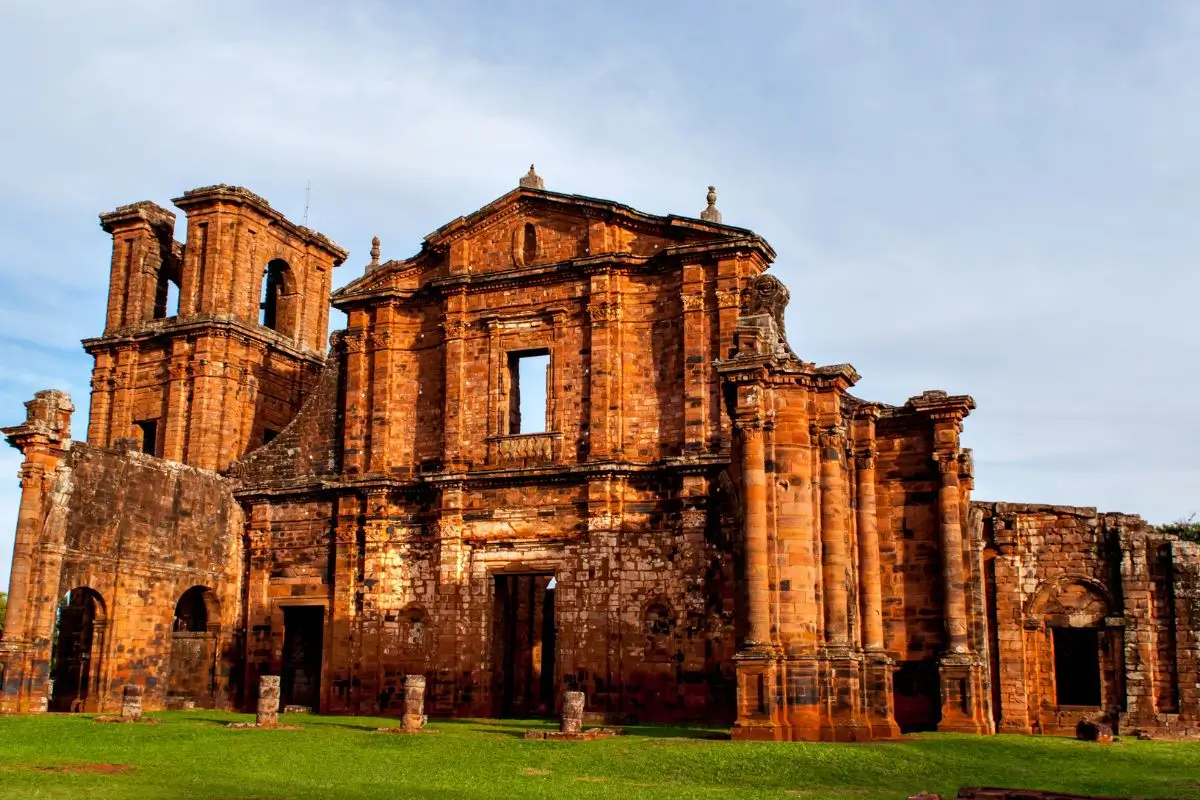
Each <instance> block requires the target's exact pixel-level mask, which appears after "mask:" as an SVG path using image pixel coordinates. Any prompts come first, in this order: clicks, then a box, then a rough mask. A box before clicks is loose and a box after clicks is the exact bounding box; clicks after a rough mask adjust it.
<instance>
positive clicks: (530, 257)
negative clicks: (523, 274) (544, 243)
mask: <svg viewBox="0 0 1200 800" xmlns="http://www.w3.org/2000/svg"><path fill="white" fill-rule="evenodd" d="M523 238H524V241H523V242H522V246H523V252H522V254H521V255H523V256H524V261H525V265H526V266H528V265H530V264H532V263H533V262H534V261H536V260H537V254H538V241H537V228H535V227H533V223H532V222H526V223H525V236H524V237H523Z"/></svg>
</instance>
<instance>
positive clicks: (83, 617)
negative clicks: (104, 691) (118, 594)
mask: <svg viewBox="0 0 1200 800" xmlns="http://www.w3.org/2000/svg"><path fill="white" fill-rule="evenodd" d="M107 620H108V618H107V615H106V613H105V609H104V600H103V598H101V597H100V595H99V594H98V593H97V592H96V591H94V590H92V589H89V588H87V587H86V586H78V587H76V588H74V589H72V590H71V591H69V592H67V593H66V595H65V596H64V597H63V599H62V601H61V602H60V603H59V606H58V622H57V624H56V625H55V628H54V645H53V648H52V650H51V653H52V656H51V659H52V660H51V662H50V681H51V686H52V688H51V690H50V704H49V709H50V710H51V711H95V710H96V704H97V702H98V701H99V697H100V691H99V690H100V671H101V667H102V664H101V654H102V653H103V652H104V631H105V627H106V624H107Z"/></svg>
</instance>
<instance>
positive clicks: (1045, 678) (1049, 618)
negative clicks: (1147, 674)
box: [1025, 576, 1121, 733]
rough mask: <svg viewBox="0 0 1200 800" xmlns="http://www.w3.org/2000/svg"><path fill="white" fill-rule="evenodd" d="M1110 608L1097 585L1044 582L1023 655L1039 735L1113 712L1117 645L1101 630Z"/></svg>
mask: <svg viewBox="0 0 1200 800" xmlns="http://www.w3.org/2000/svg"><path fill="white" fill-rule="evenodd" d="M1111 607H1112V603H1111V601H1110V599H1109V597H1108V593H1107V591H1106V590H1105V588H1104V587H1103V586H1102V585H1100V584H1099V583H1097V582H1095V581H1093V580H1091V579H1089V578H1084V577H1074V576H1061V577H1059V578H1057V579H1055V580H1052V581H1049V582H1047V583H1046V584H1044V585H1043V586H1042V587H1041V589H1039V590H1038V592H1037V594H1036V595H1035V596H1034V598H1033V600H1032V601H1031V603H1030V604H1029V607H1028V613H1027V616H1026V626H1025V627H1026V631H1027V639H1026V648H1027V650H1026V653H1027V658H1028V660H1029V662H1030V664H1031V665H1032V666H1033V668H1034V670H1035V672H1034V674H1035V675H1036V676H1037V680H1036V682H1035V685H1034V686H1033V687H1032V690H1033V691H1032V692H1031V694H1033V695H1034V697H1035V698H1036V701H1035V702H1034V703H1032V704H1031V706H1032V708H1035V709H1038V714H1037V716H1038V718H1037V720H1036V722H1037V724H1038V727H1040V729H1041V730H1042V731H1043V732H1044V733H1060V732H1067V733H1070V732H1072V731H1073V730H1074V727H1075V723H1076V722H1077V721H1078V720H1079V718H1080V717H1082V716H1084V715H1089V714H1095V713H1097V712H1099V713H1104V714H1111V713H1115V712H1116V711H1117V703H1118V697H1119V694H1120V692H1119V687H1118V685H1117V683H1118V680H1119V675H1120V671H1121V669H1120V658H1121V652H1120V651H1121V642H1120V639H1119V636H1118V635H1117V634H1118V633H1119V631H1114V630H1112V629H1110V628H1108V627H1107V626H1106V622H1105V620H1106V618H1107V617H1108V616H1109V610H1110V609H1111ZM1031 699H1034V698H1031Z"/></svg>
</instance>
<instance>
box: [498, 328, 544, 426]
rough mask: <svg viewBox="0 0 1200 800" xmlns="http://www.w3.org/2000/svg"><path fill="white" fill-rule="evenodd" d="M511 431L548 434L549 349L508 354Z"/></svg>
mask: <svg viewBox="0 0 1200 800" xmlns="http://www.w3.org/2000/svg"><path fill="white" fill-rule="evenodd" d="M508 379H509V381H508V385H509V394H508V433H509V435H510V436H516V435H517V434H521V433H546V432H547V431H548V430H549V429H550V426H549V421H548V419H547V417H548V416H549V415H548V414H547V402H546V398H547V396H548V395H549V389H550V351H549V350H545V349H542V350H523V351H521V352H517V353H509V354H508Z"/></svg>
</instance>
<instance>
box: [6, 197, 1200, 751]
mask: <svg viewBox="0 0 1200 800" xmlns="http://www.w3.org/2000/svg"><path fill="white" fill-rule="evenodd" d="M175 202H176V205H177V206H179V207H180V208H181V209H183V211H184V212H186V214H187V216H188V221H187V236H186V239H187V241H186V242H185V243H180V242H176V241H174V238H173V225H174V216H173V215H172V214H171V213H170V212H168V211H166V210H164V209H162V208H160V207H158V206H156V205H154V204H153V203H137V204H133V205H130V206H123V207H121V208H119V209H117V210H116V211H114V212H112V213H110V214H106V215H104V216H103V217H102V225H103V226H104V228H105V230H106V231H108V232H109V233H110V234H112V236H113V256H112V274H111V280H110V292H109V306H108V317H107V322H106V326H105V330H104V332H103V335H102V336H100V337H98V338H96V339H90V340H88V341H87V342H85V348H86V349H87V350H88V352H89V353H91V354H92V355H93V356H94V357H95V368H94V371H93V379H92V396H91V409H90V416H89V430H88V442H87V443H86V444H84V443H80V442H72V441H71V439H70V420H71V414H72V412H73V411H74V406H73V405H72V403H71V400H70V398H69V397H67V396H66V395H65V394H63V393H61V392H54V391H45V392H39V393H37V395H35V397H34V399H33V400H31V401H30V402H29V403H27V404H26V405H27V412H26V421H25V422H24V423H23V424H21V425H17V426H13V427H11V428H6V429H4V434H5V436H6V437H7V439H8V441H9V442H10V443H12V444H13V445H14V446H16V447H18V448H19V449H20V450H21V451H22V454H23V456H24V462H23V464H22V468H21V484H22V501H21V509H20V513H19V517H18V527H17V535H16V545H15V548H14V555H13V569H12V580H11V594H10V599H9V610H8V628H7V629H6V631H5V633H4V637H3V639H0V676H3V677H2V678H0V711H21V712H24V711H37V710H39V708H40V707H41V704H42V702H43V700H44V699H45V698H46V697H49V698H50V702H49V707H50V708H51V709H52V710H63V711H65V710H71V709H76V710H78V709H83V710H88V711H99V710H106V709H107V710H115V708H116V705H117V703H119V702H120V699H121V688H122V687H123V686H124V685H125V684H126V683H129V682H131V681H137V682H138V683H139V684H140V685H143V686H145V695H144V702H145V704H146V707H147V709H157V708H161V707H163V706H165V705H167V704H171V705H175V706H178V705H181V704H183V703H187V702H194V703H196V704H198V705H201V706H211V707H234V708H238V709H242V710H246V709H248V708H250V707H252V706H253V705H254V698H255V697H256V694H255V686H256V682H257V681H258V680H259V679H260V678H261V677H264V676H273V677H274V678H275V681H276V683H275V685H274V688H273V691H274V692H275V694H274V697H273V700H267V702H268V703H270V705H271V708H270V710H269V712H268V717H269V718H270V719H272V720H273V719H274V718H275V715H276V714H277V713H278V709H279V706H280V704H281V703H282V704H284V705H285V706H286V707H287V708H289V709H290V708H295V707H303V708H309V709H311V710H312V711H314V712H320V713H330V712H332V713H372V714H374V713H383V714H388V715H399V716H400V717H401V727H400V728H399V729H398V730H422V728H421V725H422V724H423V721H424V718H425V714H426V713H430V714H445V715H473V716H486V715H513V716H518V715H552V714H553V713H554V710H555V707H556V703H557V701H558V698H560V697H561V696H562V695H563V693H564V692H566V693H568V694H570V693H579V696H580V697H581V698H582V696H583V693H586V703H587V705H588V709H587V711H588V713H589V714H591V715H593V716H594V718H595V719H596V721H597V722H598V723H600V724H605V723H607V724H613V723H614V722H615V721H617V720H621V721H627V722H632V721H637V720H645V721H662V722H670V721H680V720H696V721H705V722H724V723H734V724H735V727H734V732H733V735H734V736H736V737H738V738H761V739H774V740H800V739H821V740H829V741H860V740H865V739H875V738H887V737H890V736H895V735H897V734H898V733H900V732H902V731H908V730H921V729H927V728H931V727H939V728H941V729H943V730H953V731H967V732H976V733H986V732H990V731H992V730H994V729H995V728H997V727H998V728H999V729H1000V730H1005V731H1020V732H1027V733H1031V732H1042V733H1058V734H1067V735H1069V734H1071V733H1072V732H1073V731H1074V730H1075V725H1076V724H1077V722H1078V721H1079V720H1080V719H1082V718H1084V717H1087V718H1095V719H1096V720H1097V721H1100V722H1103V723H1104V724H1106V725H1110V726H1113V727H1116V728H1118V729H1122V728H1127V729H1130V730H1132V729H1133V728H1134V727H1137V728H1138V729H1142V730H1148V731H1154V732H1155V734H1156V735H1158V734H1160V733H1162V734H1164V735H1165V734H1170V735H1187V734H1188V732H1189V731H1195V729H1196V724H1197V723H1196V720H1197V719H1200V698H1198V696H1197V695H1198V693H1200V690H1198V689H1197V686H1198V685H1200V680H1198V678H1200V675H1198V666H1197V665H1198V661H1200V624H1197V623H1198V622H1200V552H1198V550H1197V547H1196V546H1195V545H1190V544H1187V543H1183V542H1179V541H1176V540H1173V539H1171V538H1170V537H1165V536H1162V535H1159V534H1157V533H1155V532H1154V531H1153V530H1152V529H1150V528H1149V527H1148V526H1146V525H1145V523H1143V522H1142V521H1141V520H1139V519H1137V518H1136V517H1128V516H1124V515H1119V514H1099V513H1097V512H1096V511H1095V510H1094V509H1072V508H1068V507H1063V506H1051V505H1012V504H1003V503H972V502H971V499H970V498H971V491H972V485H973V479H974V461H973V459H972V457H971V454H970V451H969V450H967V449H965V448H963V447H962V442H961V434H962V430H963V425H964V420H965V419H966V417H967V416H968V415H969V413H970V412H971V410H972V409H973V408H974V401H973V400H972V399H971V398H970V397H968V396H966V395H953V394H949V393H947V392H945V391H941V390H928V391H924V392H922V393H920V394H917V395H915V396H913V397H912V398H910V399H909V400H908V401H907V402H905V403H903V404H902V405H898V406H890V405H885V404H881V403H871V402H867V401H864V400H862V399H860V398H858V397H855V396H854V395H853V394H851V393H850V390H851V389H852V387H853V385H854V384H855V382H856V381H858V379H859V376H858V374H857V372H856V371H855V370H854V368H853V367H851V366H849V365H848V364H834V365H830V366H823V367H822V366H817V365H815V364H811V363H808V362H805V361H803V360H802V359H801V358H799V357H798V356H796V355H795V352H794V350H793V349H792V346H791V345H790V344H789V342H788V339H787V336H786V332H785V331H784V325H783V321H784V307H785V305H786V303H787V299H788V297H789V290H788V289H787V287H784V286H783V285H782V284H781V283H779V281H778V280H776V279H774V278H771V277H770V276H769V275H766V274H764V273H765V271H766V270H767V269H768V267H769V265H770V263H771V262H772V261H773V259H774V256H775V254H774V252H773V250H772V249H771V247H770V245H768V244H767V243H766V242H765V241H764V240H763V239H762V238H761V237H759V236H757V235H756V234H754V233H753V232H752V231H749V230H745V229H741V228H735V227H732V226H728V225H724V224H718V223H719V222H720V220H721V218H720V216H719V215H717V213H716V210H715V197H714V198H711V199H710V208H709V209H707V210H706V214H705V218H704V219H699V220H697V219H688V218H683V217H674V216H668V217H662V216H655V215H650V214H644V213H641V212H638V211H635V210H633V209H631V208H628V207H627V206H623V205H621V204H619V203H613V202H609V201H604V200H597V199H593V198H588V197H582V196H579V195H568V194H559V193H555V192H548V191H545V189H544V183H542V181H541V179H540V177H539V176H537V175H536V173H534V174H530V175H527V176H526V178H525V179H524V181H523V183H522V186H520V187H518V188H517V189H514V190H513V191H512V192H509V193H508V194H506V195H504V196H503V197H501V198H499V199H497V200H496V201H495V202H493V203H491V204H489V205H487V206H485V207H484V208H482V209H479V210H478V211H476V212H474V213H472V214H469V215H467V216H465V217H461V218H459V219H456V220H454V221H452V222H450V223H448V224H447V225H444V226H443V227H441V228H439V229H438V230H437V231H435V232H433V233H432V234H430V235H429V236H428V237H426V238H425V240H424V241H423V243H422V244H421V248H420V250H419V252H417V253H416V254H415V255H413V256H412V257H410V258H407V259H403V260H381V258H380V253H379V246H378V243H377V242H376V243H374V245H373V249H372V253H371V260H370V263H369V264H368V268H367V269H366V271H365V272H364V274H363V275H362V276H361V277H359V278H358V279H356V280H354V281H353V282H351V283H350V284H349V285H347V286H346V287H344V288H342V289H340V290H338V291H337V292H335V293H334V294H333V295H332V303H333V305H334V306H335V307H336V308H338V309H340V310H341V311H343V312H345V314H346V315H347V327H346V329H345V330H344V331H339V332H337V333H336V334H334V336H333V337H332V338H331V339H330V346H329V348H328V351H327V352H326V350H325V342H326V331H327V325H328V314H329V305H330V296H329V288H330V286H331V285H332V283H331V273H332V270H333V268H334V267H336V266H337V265H338V264H340V263H341V262H342V260H343V259H344V258H345V257H346V253H345V251H343V250H341V249H340V248H338V247H337V245H335V244H333V243H332V242H330V241H329V240H328V239H326V238H325V237H323V236H321V235H320V234H318V233H316V232H314V231H311V230H308V229H306V228H303V227H301V226H298V225H295V224H294V223H292V222H290V221H288V220H286V219H285V218H284V217H283V216H282V215H280V214H279V213H278V212H277V211H275V210H273V209H271V208H270V206H269V205H268V204H267V203H266V201H265V200H263V199H262V198H259V197H257V196H256V195H254V194H253V193H251V192H248V191H246V190H245V189H240V188H237V187H229V186H215V187H205V188H202V189H198V190H195V191H192V192H188V193H186V194H185V195H184V196H183V197H181V198H179V199H178V200H176V201H175ZM709 212H711V213H709ZM172 283H178V284H179V287H180V304H179V309H178V313H174V311H173V310H172V309H167V308H166V307H165V303H166V298H167V290H168V289H169V287H170V285H171V284H172ZM264 294H265V297H266V298H267V300H266V301H265V303H264V305H265V306H267V308H262V309H260V308H259V303H260V298H262V297H264ZM532 356H539V357H543V358H545V359H546V360H547V362H548V363H547V365H546V369H545V373H544V380H542V378H541V376H540V375H539V377H538V380H537V382H538V383H539V384H542V385H539V386H538V387H536V388H537V389H539V390H540V389H542V388H543V387H544V389H545V397H546V401H545V406H544V411H543V410H540V409H539V410H536V411H533V412H531V411H530V410H529V409H528V408H526V409H525V410H524V412H522V404H521V402H520V396H521V386H522V381H528V380H529V379H530V378H529V375H528V373H527V372H524V371H523V370H524V369H526V368H527V367H528V365H529V364H530V363H533V362H530V361H528V360H526V359H527V358H528V357H532ZM913 358H914V359H916V360H919V358H920V354H919V353H917V354H914V356H913ZM522 365H525V366H524V367H523V366H522ZM536 393H538V392H535V394H536ZM531 417H532V418H531ZM268 439H270V441H269V443H266V442H267V440H268ZM142 450H146V451H149V452H141V451H142ZM67 597H69V603H67V604H66V605H65V606H64V616H63V617H62V622H60V633H61V632H62V630H66V632H67V634H68V635H67V636H65V637H64V636H60V637H59V639H58V641H59V642H60V647H64V648H67V647H68V645H69V652H68V650H63V651H62V652H61V653H59V654H58V655H60V656H63V657H62V658H58V659H57V663H58V664H59V666H58V674H56V675H55V676H51V675H50V673H49V670H50V664H51V663H52V661H56V659H54V658H52V656H53V655H55V654H52V653H51V650H50V648H51V646H52V643H53V642H54V641H55V619H56V610H57V608H58V604H59V601H60V600H62V599H65V598H67ZM63 625H66V626H67V627H66V628H65V629H64V628H62V626H63ZM112 637H119V641H112V640H111V639H112ZM85 665H86V666H85ZM1122 672H1123V674H1122ZM406 676H408V677H406ZM52 677H53V678H56V680H54V681H53V686H54V688H53V689H51V685H52V681H51V678H52ZM1085 679H1086V680H1085ZM418 681H420V682H421V683H422V684H423V685H422V687H421V691H419V692H418V691H417V689H416V687H417V683H418ZM1092 684H1097V685H1098V689H1097V690H1096V692H1098V694H1097V693H1096V692H1092V693H1090V694H1086V695H1072V694H1071V692H1070V691H1066V692H1065V693H1064V692H1063V691H1062V690H1063V689H1064V687H1066V688H1067V689H1070V688H1071V687H1074V688H1078V687H1081V686H1089V687H1090V686H1092ZM1089 692H1091V689H1089ZM1122 692H1123V694H1122ZM1060 695H1061V696H1060ZM259 699H260V701H261V700H263V699H264V696H263V695H261V694H260V695H259ZM1080 699H1082V700H1087V701H1089V702H1084V703H1075V702H1070V701H1071V700H1080ZM1091 700H1095V701H1096V702H1094V703H1093V702H1090V701H1091ZM572 702H573V701H572ZM581 702H582V701H581ZM568 705H570V704H567V703H564V706H568ZM1122 709H1124V710H1122ZM567 710H569V709H567V708H564V712H565V711H567ZM570 710H572V716H571V717H570V721H568V718H567V716H566V714H564V723H563V725H564V727H563V730H561V731H558V732H552V733H553V736H552V738H554V737H562V736H566V737H573V736H584V737H586V736H589V735H591V734H592V731H585V732H582V733H581V732H580V731H582V722H581V721H578V717H577V716H574V715H573V706H571V708H570ZM580 710H581V711H582V708H581V709H580ZM267 724H268V725H270V724H272V722H268V723H267ZM543 738H544V737H543Z"/></svg>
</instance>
